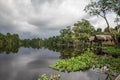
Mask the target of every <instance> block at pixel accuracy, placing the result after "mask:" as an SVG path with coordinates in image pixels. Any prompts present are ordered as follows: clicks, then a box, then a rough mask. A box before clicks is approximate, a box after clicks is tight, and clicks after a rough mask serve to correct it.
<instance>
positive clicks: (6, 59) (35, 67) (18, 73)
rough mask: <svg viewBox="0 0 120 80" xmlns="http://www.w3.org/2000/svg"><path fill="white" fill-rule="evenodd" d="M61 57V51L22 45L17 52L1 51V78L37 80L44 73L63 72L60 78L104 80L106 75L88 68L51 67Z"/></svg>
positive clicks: (62, 79) (67, 79)
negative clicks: (76, 70)
mask: <svg viewBox="0 0 120 80" xmlns="http://www.w3.org/2000/svg"><path fill="white" fill-rule="evenodd" d="M60 57H61V53H60V52H55V51H52V50H48V49H44V48H41V49H33V48H23V47H21V48H20V49H19V50H18V52H17V53H12V52H11V53H9V54H6V53H5V52H2V53H0V80H37V77H38V76H40V75H42V74H47V75H50V74H61V78H60V80H104V79H105V78H106V75H104V74H102V73H98V72H95V71H93V70H87V71H85V72H82V71H78V72H71V73H67V72H60V71H55V70H53V69H51V68H49V65H51V64H54V63H55V61H56V60H58V59H59V58H60Z"/></svg>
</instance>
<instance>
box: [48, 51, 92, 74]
mask: <svg viewBox="0 0 120 80" xmlns="http://www.w3.org/2000/svg"><path fill="white" fill-rule="evenodd" d="M93 55H94V54H93V53H92V52H85V53H84V54H82V55H81V56H78V57H72V58H71V59H63V60H58V61H57V62H56V63H55V64H53V65H51V66H50V67H51V68H53V69H56V70H60V71H68V72H70V71H79V70H86V69H88V68H90V67H92V65H93V64H94V59H93V58H92V57H91V56H93Z"/></svg>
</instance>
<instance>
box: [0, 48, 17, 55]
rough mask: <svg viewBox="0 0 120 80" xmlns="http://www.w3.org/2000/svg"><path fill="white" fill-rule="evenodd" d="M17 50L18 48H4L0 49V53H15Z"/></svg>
mask: <svg viewBox="0 0 120 80" xmlns="http://www.w3.org/2000/svg"><path fill="white" fill-rule="evenodd" d="M18 49H19V46H11V47H10V46H5V47H3V48H0V53H2V52H5V53H6V54H9V53H17V52H18Z"/></svg>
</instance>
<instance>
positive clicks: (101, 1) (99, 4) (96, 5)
mask: <svg viewBox="0 0 120 80" xmlns="http://www.w3.org/2000/svg"><path fill="white" fill-rule="evenodd" d="M108 5H109V0H98V1H96V2H92V1H91V3H90V4H88V5H87V6H86V7H85V9H84V10H85V11H86V12H88V13H89V14H90V15H97V16H100V17H102V18H103V19H104V20H105V21H106V24H107V27H108V30H109V32H110V25H109V22H108V19H107V17H106V15H107V13H108V12H109V11H110V8H109V6H108Z"/></svg>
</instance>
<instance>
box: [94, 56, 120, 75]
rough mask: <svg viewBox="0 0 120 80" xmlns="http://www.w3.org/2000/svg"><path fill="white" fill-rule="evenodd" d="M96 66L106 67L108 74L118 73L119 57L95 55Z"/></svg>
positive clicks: (119, 68) (119, 69)
mask: <svg viewBox="0 0 120 80" xmlns="http://www.w3.org/2000/svg"><path fill="white" fill-rule="evenodd" d="M95 60H96V64H95V65H96V67H99V68H100V67H103V66H107V67H108V69H109V70H108V72H107V73H108V74H114V73H118V72H119V71H120V62H119V61H120V58H107V57H97V58H96V59H95Z"/></svg>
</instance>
